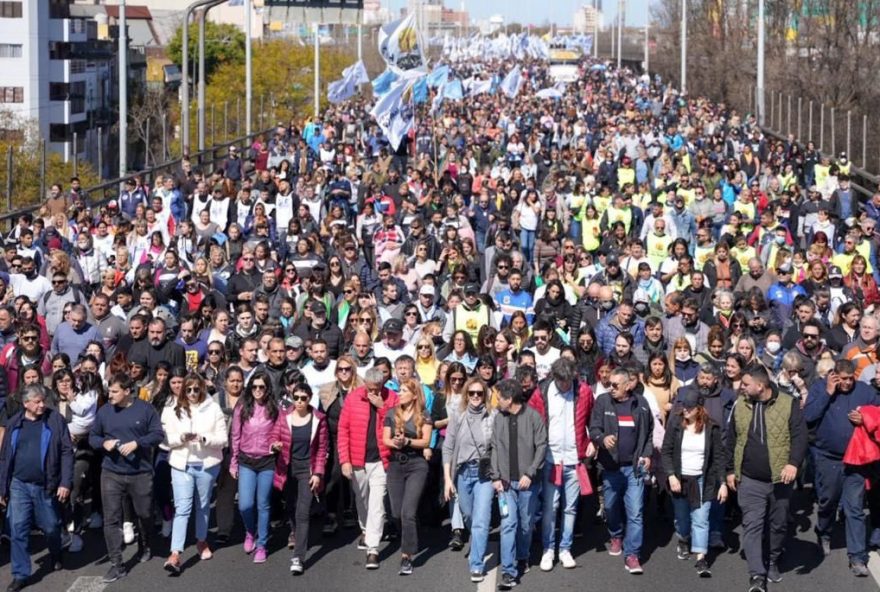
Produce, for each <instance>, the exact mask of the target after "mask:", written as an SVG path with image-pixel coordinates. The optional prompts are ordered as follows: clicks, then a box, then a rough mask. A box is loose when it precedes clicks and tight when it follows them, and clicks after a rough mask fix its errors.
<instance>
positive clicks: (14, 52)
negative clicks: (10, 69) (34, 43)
mask: <svg viewBox="0 0 880 592" xmlns="http://www.w3.org/2000/svg"><path fill="white" fill-rule="evenodd" d="M21 48H22V46H21V45H18V44H15V43H0V58H20V57H21Z"/></svg>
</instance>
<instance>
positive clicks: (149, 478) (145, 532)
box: [101, 469, 153, 567]
mask: <svg viewBox="0 0 880 592" xmlns="http://www.w3.org/2000/svg"><path fill="white" fill-rule="evenodd" d="M126 497H129V498H130V499H131V504H132V508H133V509H134V513H135V515H136V516H137V520H138V549H149V548H150V539H151V536H150V533H151V532H152V530H153V521H152V517H151V514H152V511H153V475H152V474H150V473H139V474H136V475H121V474H119V473H113V472H112V471H108V470H106V469H105V470H104V471H103V472H102V474H101V500H102V502H103V504H104V541H105V543H106V544H107V555H108V556H109V557H110V563H112V564H113V565H115V566H117V567H122V520H123V517H122V506H123V503H124V500H125V498H126Z"/></svg>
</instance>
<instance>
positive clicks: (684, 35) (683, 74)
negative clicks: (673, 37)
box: [681, 0, 688, 94]
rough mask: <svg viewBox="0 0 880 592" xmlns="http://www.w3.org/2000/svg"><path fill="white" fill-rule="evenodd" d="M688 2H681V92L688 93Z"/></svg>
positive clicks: (684, 0)
mask: <svg viewBox="0 0 880 592" xmlns="http://www.w3.org/2000/svg"><path fill="white" fill-rule="evenodd" d="M687 5H688V3H687V0H681V92H682V94H684V93H686V92H687V45H688V30H687Z"/></svg>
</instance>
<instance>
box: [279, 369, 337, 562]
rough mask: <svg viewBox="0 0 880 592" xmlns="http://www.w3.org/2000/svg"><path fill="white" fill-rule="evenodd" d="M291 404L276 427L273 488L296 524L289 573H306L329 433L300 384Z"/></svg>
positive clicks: (324, 419)
mask: <svg viewBox="0 0 880 592" xmlns="http://www.w3.org/2000/svg"><path fill="white" fill-rule="evenodd" d="M292 398H293V405H292V406H291V408H290V411H288V413H287V414H286V415H285V416H284V421H283V422H280V421H279V422H277V423H276V424H275V432H274V434H273V444H272V449H273V450H275V451H276V452H278V453H279V454H278V462H277V463H276V464H275V487H276V489H279V490H280V491H282V492H284V497H285V502H286V504H285V505H286V506H287V512H288V514H289V515H291V516H290V518H291V519H292V520H290V522H291V523H293V524H295V529H294V533H295V537H293V538H292V539H291V540H293V541H294V547H293V557H292V558H291V560H290V572H291V573H292V574H293V575H297V576H298V575H300V574H302V573H303V571H304V570H305V565H304V564H305V560H306V553H307V552H308V550H309V518H310V517H311V509H312V498H313V497H315V498H317V497H318V493H319V492H320V491H321V490H322V489H323V488H324V470H325V468H326V466H327V450H328V449H329V448H328V447H329V442H328V440H329V435H328V434H329V432H328V430H327V419H326V417H325V416H324V414H323V413H321V412H320V411H318V410H317V409H315V408H314V407H312V406H311V405H309V401H311V399H312V389H311V388H309V386H308V385H305V384H300V385H297V387H296V388H295V389H294V390H293V397H292Z"/></svg>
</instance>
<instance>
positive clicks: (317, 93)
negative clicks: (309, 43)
mask: <svg viewBox="0 0 880 592" xmlns="http://www.w3.org/2000/svg"><path fill="white" fill-rule="evenodd" d="M320 113H321V40H320V39H319V37H318V23H315V119H317V118H318V116H319V115H320Z"/></svg>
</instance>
